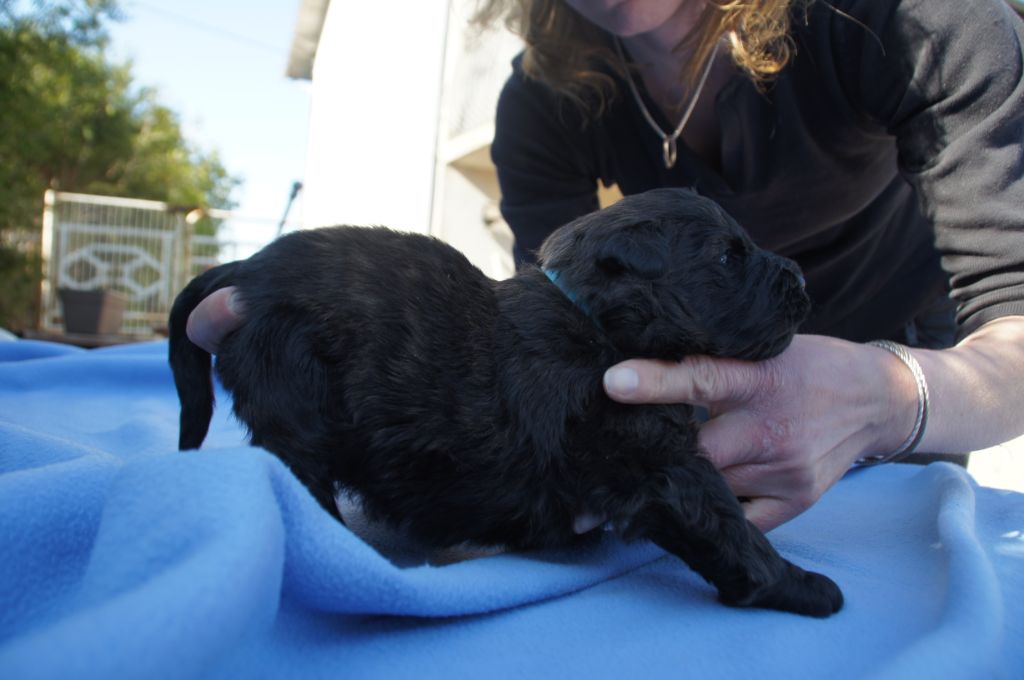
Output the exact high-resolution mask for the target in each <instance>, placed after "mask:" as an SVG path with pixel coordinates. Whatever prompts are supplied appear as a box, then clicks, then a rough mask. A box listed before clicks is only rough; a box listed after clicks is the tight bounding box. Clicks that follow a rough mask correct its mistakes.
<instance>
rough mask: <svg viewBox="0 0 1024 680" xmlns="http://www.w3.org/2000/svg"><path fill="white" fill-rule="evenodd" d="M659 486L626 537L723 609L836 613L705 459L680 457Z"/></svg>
mask: <svg viewBox="0 0 1024 680" xmlns="http://www.w3.org/2000/svg"><path fill="white" fill-rule="evenodd" d="M662 482H663V483H662V484H661V485H660V487H659V488H658V489H656V490H655V491H654V493H653V494H652V497H651V498H649V499H648V500H647V502H646V504H645V505H644V506H642V508H641V509H640V511H639V512H638V513H637V514H635V515H634V517H633V518H632V519H631V520H630V521H629V523H628V525H627V527H626V530H625V532H624V533H625V534H626V536H627V538H633V537H640V536H643V537H645V538H647V539H649V540H651V541H653V542H654V543H656V544H658V545H659V546H661V547H662V548H664V549H665V550H667V551H669V552H671V553H673V554H675V555H677V556H678V557H680V558H681V559H682V560H683V561H685V562H686V563H687V564H688V565H690V567H692V568H693V569H694V570H695V571H696V572H697V573H699V574H700V575H701V576H703V577H704V578H705V579H706V580H707V581H709V582H710V583H712V584H713V585H714V586H715V587H716V588H717V589H718V595H719V599H720V600H721V601H722V602H724V603H725V604H729V605H732V606H737V607H764V608H767V609H779V610H782V611H789V612H794V613H797V614H803V615H807V616H817V617H825V616H829V615H831V614H834V613H835V612H837V611H839V609H840V608H841V607H842V605H843V595H842V592H841V591H840V590H839V587H838V586H837V585H836V584H835V583H834V582H832V580H831V579H829V578H828V577H826V576H822V575H821V574H816V573H813V572H808V571H804V570H803V569H801V568H800V567H798V566H796V565H794V564H792V563H791V562H789V561H787V560H785V559H784V558H783V557H782V556H781V555H779V553H778V552H776V550H775V549H774V548H773V547H772V546H771V544H770V543H769V542H768V539H766V538H765V536H764V534H762V533H761V531H760V530H759V529H758V528H757V527H755V526H754V525H753V524H751V523H750V522H748V521H747V519H746V518H745V517H744V515H743V508H742V506H741V505H740V503H739V501H738V500H736V497H735V496H734V495H733V494H732V492H731V491H730V490H729V488H728V486H726V484H725V480H723V479H722V477H721V475H720V474H719V473H718V471H717V470H715V468H714V466H712V465H711V463H710V462H709V461H707V460H706V459H704V458H699V457H691V458H687V459H685V460H684V461H683V462H682V463H680V464H678V465H676V466H674V467H672V468H670V469H668V470H666V471H665V476H664V478H663V480H662Z"/></svg>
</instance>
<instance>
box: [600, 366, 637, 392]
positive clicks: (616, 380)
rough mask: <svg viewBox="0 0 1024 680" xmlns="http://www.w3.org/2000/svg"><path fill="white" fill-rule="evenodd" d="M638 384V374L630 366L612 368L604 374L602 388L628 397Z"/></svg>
mask: <svg viewBox="0 0 1024 680" xmlns="http://www.w3.org/2000/svg"><path fill="white" fill-rule="evenodd" d="M639 386H640V376H639V375H637V372H636V371H634V370H633V369H632V368H612V369H609V370H608V371H607V372H606V373H605V374H604V388H605V390H607V391H608V392H609V393H614V394H616V395H618V396H620V397H628V396H630V395H631V394H633V393H634V392H636V388H637V387H639Z"/></svg>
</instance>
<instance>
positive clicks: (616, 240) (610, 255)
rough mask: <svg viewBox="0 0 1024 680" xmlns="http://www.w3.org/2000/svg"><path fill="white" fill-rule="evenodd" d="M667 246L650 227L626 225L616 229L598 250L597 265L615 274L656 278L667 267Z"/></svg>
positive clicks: (661, 274) (663, 272) (662, 273)
mask: <svg viewBox="0 0 1024 680" xmlns="http://www.w3.org/2000/svg"><path fill="white" fill-rule="evenodd" d="M666 251H667V246H666V244H665V243H664V241H663V240H662V238H661V237H660V235H658V234H657V233H655V232H654V231H653V230H649V229H640V228H635V229H624V230H622V231H619V232H616V233H615V234H613V235H612V236H611V238H609V239H608V240H607V241H606V242H605V243H604V244H603V245H602V246H601V248H600V249H599V250H598V253H597V266H598V268H599V269H601V270H602V271H604V272H606V273H608V274H612V275H618V274H625V273H629V274H634V275H636V276H639V277H640V278H643V279H657V278H659V277H661V276H663V275H664V274H665V271H666V270H667V269H668V255H667V253H666Z"/></svg>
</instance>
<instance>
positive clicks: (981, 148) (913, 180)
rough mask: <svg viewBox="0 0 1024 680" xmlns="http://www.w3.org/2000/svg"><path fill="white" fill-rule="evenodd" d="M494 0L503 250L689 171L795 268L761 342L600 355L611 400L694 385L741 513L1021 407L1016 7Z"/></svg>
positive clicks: (668, 398) (971, 435)
mask: <svg viewBox="0 0 1024 680" xmlns="http://www.w3.org/2000/svg"><path fill="white" fill-rule="evenodd" d="M501 14H505V15H507V18H508V20H509V22H510V25H511V26H512V27H513V28H514V29H516V30H518V31H519V32H520V33H521V34H522V35H523V37H524V39H525V41H526V43H527V47H526V50H525V52H524V54H523V55H521V57H520V58H517V60H516V62H515V64H514V73H513V75H512V76H511V78H510V79H509V82H508V83H507V84H506V87H505V90H504V92H503V94H502V97H501V100H500V102H499V107H498V114H497V119H496V134H495V140H494V145H493V148H492V153H493V157H494V161H495V164H496V165H497V167H498V176H499V180H500V182H501V187H502V212H503V214H504V216H505V218H506V220H507V221H508V223H509V225H510V226H511V227H512V230H513V232H514V234H515V236H516V257H517V259H518V260H520V261H529V260H531V259H532V252H533V250H534V249H535V248H536V247H537V246H539V244H540V242H541V241H542V240H543V238H544V237H545V236H546V235H547V234H548V233H550V231H551V230H553V229H554V228H555V227H557V226H558V225H560V224H562V223H565V222H567V221H569V220H570V219H572V218H574V217H576V216H578V215H580V214H582V213H585V212H588V211H590V210H592V209H594V208H596V207H597V199H596V186H597V183H598V182H604V183H605V184H617V185H618V186H619V187H620V189H621V190H622V191H623V192H624V193H627V194H628V193H634V192H639V191H644V190H647V189H651V188H655V187H658V186H693V187H695V188H696V189H697V190H698V191H699V192H700V193H702V194H704V195H706V196H708V197H710V198H713V199H715V200H717V201H718V202H720V203H721V204H722V205H723V207H725V209H726V210H727V211H728V212H730V213H731V214H732V215H733V216H734V217H736V218H737V220H738V221H739V222H740V223H741V224H743V225H744V226H745V227H746V228H747V229H748V230H749V231H750V232H751V234H752V236H753V237H754V239H755V240H756V241H758V242H759V243H760V245H762V246H764V247H767V248H770V249H772V250H775V251H777V252H779V253H781V254H783V255H787V256H789V257H791V258H793V259H795V260H796V261H797V262H799V263H800V264H801V266H802V268H803V269H804V272H805V275H806V277H807V289H808V292H809V293H810V294H811V296H812V299H813V300H814V302H815V311H814V313H813V314H812V316H811V318H810V319H809V320H808V321H807V323H806V324H805V326H804V328H803V332H804V333H805V334H803V335H800V336H798V337H797V338H796V340H795V341H794V342H793V344H792V345H791V346H790V348H789V349H787V350H786V351H785V352H784V353H783V354H782V355H780V356H779V357H777V358H775V359H772V360H769V361H766V362H761V363H757V364H751V363H745V362H738V361H730V360H723V359H711V358H708V357H690V358H688V359H687V360H685V361H683V362H682V363H680V364H666V363H661V362H654V361H645V360H643V359H640V358H638V359H635V360H631V361H627V362H625V363H623V364H621V365H619V366H616V367H613V368H611V369H610V370H609V371H608V373H607V374H606V376H605V388H606V390H607V392H608V393H609V395H610V396H612V397H613V398H615V399H618V400H620V401H624V402H627V403H631V402H637V403H639V402H667V403H691V404H699V405H703V406H705V407H707V408H708V410H709V413H710V416H711V418H710V420H709V421H708V422H707V423H706V424H705V425H704V427H703V428H702V431H701V443H702V445H703V447H704V448H705V449H706V451H707V453H708V455H709V456H710V457H711V459H712V460H713V461H714V463H715V464H716V466H717V467H718V468H719V469H720V470H721V471H722V473H723V474H724V476H725V478H726V480H727V481H728V482H729V484H730V486H731V488H732V489H733V491H734V492H735V493H736V494H737V495H739V496H744V497H747V498H749V499H750V502H749V503H748V504H747V512H748V517H749V518H750V519H751V521H753V522H754V523H755V524H757V525H758V526H759V527H760V528H762V529H764V530H767V529H771V528H773V527H775V526H777V525H779V524H781V523H782V522H785V521H787V520H788V519H791V518H792V517H794V516H795V515H797V514H799V513H800V512H802V511H803V510H805V509H806V508H808V507H810V506H811V505H812V504H813V503H814V502H815V501H816V500H817V499H818V498H819V497H820V496H821V494H822V493H824V492H825V491H826V490H827V489H828V488H829V487H830V486H831V485H832V484H834V483H835V482H836V481H837V480H838V479H839V478H840V477H841V476H842V475H843V474H844V473H845V472H846V471H847V470H848V469H849V468H850V467H851V466H852V465H854V464H855V462H857V461H858V460H860V459H864V458H865V457H870V456H877V455H879V454H881V458H882V459H883V460H886V459H891V458H894V456H893V455H892V454H898V455H899V456H903V455H906V454H907V453H909V452H910V450H911V449H916V450H920V451H929V452H959V451H969V450H974V449H978V448H983V447H986V446H989V445H992V444H995V443H998V442H1001V441H1005V440H1007V439H1010V438H1012V437H1013V436H1016V435H1018V434H1020V433H1021V431H1022V430H1024V418H1021V416H1020V408H1019V406H1017V403H1016V402H1017V401H1018V395H1019V394H1020V387H1019V385H1021V384H1024V71H1022V55H1021V44H1022V42H1024V39H1022V35H1024V31H1022V26H1021V23H1020V21H1019V20H1018V19H1015V18H1013V16H1012V14H1011V13H1010V11H1009V9H1008V8H1007V7H1006V6H1005V5H1004V4H1003V3H1002V2H1001V0H969V1H967V0H927V1H924V0H917V1H911V0H903V1H897V0H892V1H890V2H879V1H878V0H833V1H832V2H829V3H826V2H824V1H823V0H821V1H818V2H811V3H807V2H794V1H793V0H761V1H755V2H748V3H742V2H733V1H731V0H707V1H706V2H701V1H698V0H621V1H617V0H564V1H562V0H519V1H518V2H502V1H500V0H495V1H493V2H490V3H489V4H488V5H487V7H485V9H484V11H483V13H482V16H483V17H485V18H493V17H496V16H498V15H501ZM950 296H951V297H952V300H953V301H954V302H955V310H956V311H955V313H956V317H955V320H954V317H953V307H954V305H953V304H951V303H950V302H949V299H950ZM228 299H229V298H228V295H227V294H226V293H225V294H223V295H218V294H215V296H211V299H210V300H209V301H208V305H207V306H206V309H200V310H197V319H196V320H195V323H194V328H195V329H196V330H195V331H194V332H193V334H192V337H193V339H195V340H197V341H198V342H199V343H200V344H204V343H205V346H207V347H209V346H210V345H211V344H213V342H215V339H216V337H218V334H219V333H221V332H222V331H221V330H218V329H219V328H223V327H226V328H230V327H231V326H232V324H234V323H237V321H236V320H234V319H233V317H232V316H230V315H227V314H225V313H224V312H223V306H224V305H225V303H226V301H227V300H228ZM218 309H220V310H221V311H218ZM211 316H212V317H213V318H214V321H213V322H212V323H211V322H209V321H206V320H205V319H208V318H210V317H211ZM218 324H221V325H218ZM957 337H959V338H960V341H959V342H958V343H957V344H956V345H955V346H953V347H949V348H948V349H940V348H943V347H946V346H948V345H950V344H952V343H953V342H955V341H956V339H957ZM211 339H212V342H211ZM872 339H887V340H890V341H897V342H899V343H901V344H900V345H893V344H890V345H888V346H887V348H881V347H878V346H874V345H870V344H863V343H864V342H865V341H867V340H872ZM905 345H913V346H915V347H914V349H912V350H911V351H909V353H907V352H906V351H905V349H904V346H905Z"/></svg>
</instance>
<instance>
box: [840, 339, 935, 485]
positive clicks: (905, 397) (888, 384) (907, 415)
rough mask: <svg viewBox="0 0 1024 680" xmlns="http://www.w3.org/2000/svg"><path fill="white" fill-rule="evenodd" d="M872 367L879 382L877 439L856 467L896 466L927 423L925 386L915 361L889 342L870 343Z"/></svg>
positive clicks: (910, 449)
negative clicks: (874, 465)
mask: <svg viewBox="0 0 1024 680" xmlns="http://www.w3.org/2000/svg"><path fill="white" fill-rule="evenodd" d="M867 347H868V348H870V350H871V351H872V354H873V355H874V365H875V366H876V367H877V370H878V372H879V373H880V375H881V378H882V385H883V386H884V387H883V390H882V398H880V399H879V400H878V403H879V405H880V406H881V407H882V411H881V412H880V414H879V418H878V421H877V422H878V425H877V427H876V428H875V433H876V436H875V438H874V441H873V445H872V447H871V449H870V450H867V451H865V452H864V455H863V456H862V457H861V458H859V459H858V460H857V463H859V464H866V465H871V464H877V463H887V462H896V461H898V460H902V459H903V458H905V457H907V456H909V455H910V454H912V453H913V452H914V451H915V449H916V448H917V446H918V445H919V444H920V442H921V440H922V438H923V436H924V431H925V427H926V425H927V421H928V411H929V394H928V383H927V380H926V379H925V376H924V373H923V372H922V369H921V366H920V365H919V364H918V362H917V360H916V358H914V356H913V355H912V354H911V353H910V351H909V350H908V349H907V348H906V347H904V346H903V345H899V344H897V343H894V342H888V341H876V342H873V343H869V344H868V345H867Z"/></svg>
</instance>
